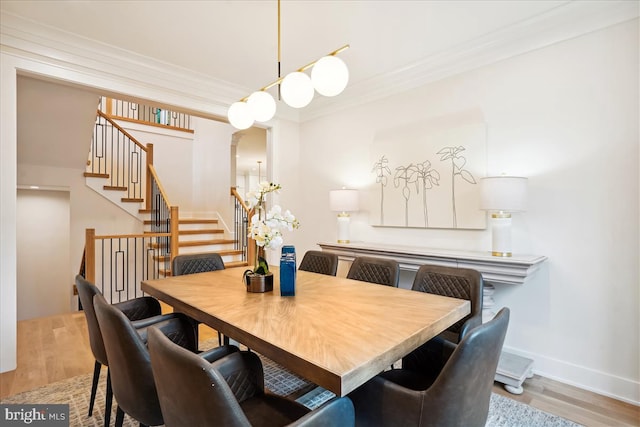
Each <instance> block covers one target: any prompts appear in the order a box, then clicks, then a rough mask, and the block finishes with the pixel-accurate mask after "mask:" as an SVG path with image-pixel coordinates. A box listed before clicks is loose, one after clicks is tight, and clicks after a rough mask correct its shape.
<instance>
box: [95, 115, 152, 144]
mask: <svg viewBox="0 0 640 427" xmlns="http://www.w3.org/2000/svg"><path fill="white" fill-rule="evenodd" d="M98 115H99V116H100V117H102V118H103V119H105V120H106V121H108V122H109V123H111V125H112V126H113V127H115V128H116V129H118V130H119V131H120V132H122V133H123V134H125V135H126V136H127V138H129V139H130V140H131V141H133V143H134V144H136V145H137V146H138V147H140V149H141V150H142V151H144V152H145V153H146V152H147V147H145V146H144V145H142V144H141V143H139V142H138V140H137V139H135V138H134V137H133V136H131V134H130V133H129V132H127V131H126V130H124V129H123V128H122V126H120V125H119V124H117V123H116V122H114V121H113V120H112V119H111V116H109V115H107V114H105V113H103V112H102V111H100V110H98Z"/></svg>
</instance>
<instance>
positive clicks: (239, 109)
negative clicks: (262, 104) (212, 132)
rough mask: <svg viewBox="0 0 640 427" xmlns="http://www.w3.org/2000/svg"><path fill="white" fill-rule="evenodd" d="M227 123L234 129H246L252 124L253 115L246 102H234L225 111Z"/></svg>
mask: <svg viewBox="0 0 640 427" xmlns="http://www.w3.org/2000/svg"><path fill="white" fill-rule="evenodd" d="M227 117H228V118H229V123H231V125H232V126H233V127H234V128H236V129H240V130H242V129H248V128H250V127H251V125H252V124H253V116H252V115H251V111H250V110H249V106H248V105H247V103H246V102H241V101H238V102H234V103H233V104H231V106H230V107H229V110H228V111H227Z"/></svg>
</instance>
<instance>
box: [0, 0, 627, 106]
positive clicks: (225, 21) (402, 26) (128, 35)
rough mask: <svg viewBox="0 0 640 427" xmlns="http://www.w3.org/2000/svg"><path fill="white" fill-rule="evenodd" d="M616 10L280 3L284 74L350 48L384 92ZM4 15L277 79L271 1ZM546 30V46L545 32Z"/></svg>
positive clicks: (242, 78) (123, 4) (12, 6)
mask: <svg viewBox="0 0 640 427" xmlns="http://www.w3.org/2000/svg"><path fill="white" fill-rule="evenodd" d="M622 3H626V4H627V5H628V4H633V3H637V2H628V1H627V2H624V1H614V0H609V1H597V0H593V1H584V0H579V1H560V0H545V1H538V0H535V1H529V0H517V1H506V0H497V1H492V0H482V1H479V0H471V1H466V0H459V1H428V0H422V1H419V0H413V1H403V0H392V1H386V0H357V1H355V0H354V1H350V0H314V1H312V0H282V2H281V47H282V56H281V59H282V61H281V62H282V73H283V74H286V73H288V72H289V71H293V70H294V69H297V68H299V67H301V66H303V65H305V64H307V63H309V62H311V61H314V60H316V59H318V58H320V57H321V56H323V55H325V54H327V53H329V52H331V51H333V50H335V49H337V48H339V47H341V46H343V45H345V44H350V46H351V48H350V49H348V50H347V51H345V52H343V53H341V54H340V57H341V58H343V59H344V61H345V62H346V63H347V64H348V66H349V70H350V81H349V87H358V86H362V87H363V89H364V88H365V86H367V82H368V83H369V86H368V88H369V89H368V90H367V92H368V93H369V94H370V93H371V92H372V90H371V87H376V88H380V87H381V86H389V85H385V84H384V83H383V82H382V80H381V78H382V77H383V76H396V81H398V80H400V81H402V80H407V79H406V78H404V77H403V75H402V73H406V72H408V71H409V70H412V69H413V70H414V72H415V69H416V67H417V66H418V65H420V64H422V69H421V72H423V71H425V70H424V64H425V63H427V64H430V65H429V66H432V67H433V66H435V65H434V64H437V65H438V66H440V67H441V68H442V67H444V66H445V64H444V62H443V61H445V62H446V61H450V60H453V59H456V58H457V59H458V61H459V57H460V56H461V55H462V54H464V55H467V56H469V55H470V54H471V53H473V52H474V51H478V49H480V48H482V49H485V50H486V49H494V50H495V49H497V47H499V43H497V41H499V40H501V39H502V40H503V43H502V45H504V39H509V43H511V44H513V43H515V42H521V44H522V45H523V47H522V49H528V50H530V49H533V48H535V47H537V46H540V45H541V44H542V43H546V44H549V43H551V42H553V41H554V38H555V41H557V39H558V38H561V37H564V38H567V37H570V36H571V32H569V31H567V30H566V28H567V27H568V26H570V25H574V24H575V22H577V21H589V22H587V23H588V24H589V25H587V26H585V27H584V28H583V29H581V30H580V31H582V32H585V31H588V30H593V29H595V28H598V23H597V22H596V21H597V20H598V19H599V20H601V21H602V23H600V24H599V26H600V27H602V26H603V25H610V24H611V23H610V22H609V23H607V22H605V20H604V18H603V17H604V15H607V13H605V12H607V11H608V10H613V9H614V8H615V7H618V8H619V7H620V4H622ZM627 9H628V7H627ZM636 9H637V5H636ZM0 11H1V12H2V15H3V17H7V16H11V15H17V16H19V17H22V18H26V19H28V20H31V21H34V22H37V23H38V24H40V25H44V26H50V27H54V28H57V29H59V30H63V31H65V32H67V33H73V34H75V35H76V36H80V37H81V38H83V39H88V40H91V41H96V42H99V43H104V44H108V45H111V46H116V47H117V48H118V49H121V52H124V53H127V54H133V55H136V56H143V57H146V58H152V59H154V60H157V61H161V62H162V63H167V64H171V65H172V66H177V67H180V68H181V69H183V70H185V71H188V72H190V73H197V74H198V75H200V76H202V77H205V78H208V79H212V80H216V81H218V82H221V83H226V84H228V85H229V86H233V87H236V88H240V89H242V90H246V91H247V93H246V95H248V94H249V93H250V92H252V91H253V90H256V89H259V88H260V87H262V86H264V85H266V84H268V83H270V82H272V81H273V80H275V79H276V77H277V65H276V64H277V38H278V36H277V28H278V27H277V17H278V15H277V2H276V1H275V0H253V1H249V0H247V1H243V0H225V1H223V0H217V1H214V0H210V1H189V0H183V1H174V0H166V1H142V0H140V1H134V0H131V1H108V0H88V1H60V0H40V1H29V0H19V1H12V0H3V1H2V2H0ZM632 14H633V13H632ZM592 15H593V16H592ZM635 15H636V16H637V11H636V12H635ZM627 19H630V18H629V17H627ZM558 28H562V29H563V30H562V31H563V34H560V33H559V31H558ZM541 29H542V30H544V31H541ZM552 32H555V33H554V34H553V37H551V36H550V37H547V38H546V39H545V40H544V41H543V40H542V36H543V34H541V33H549V34H551V33H552ZM531 37H537V39H536V40H537V41H532V38H531ZM522 49H521V50H522ZM515 52H516V51H513V52H512V53H511V54H516V53H515ZM447 55H448V56H447ZM443 58H444V59H443ZM425 61H426V62H425ZM467 62H468V61H467ZM444 68H446V70H447V71H448V72H450V73H451V72H455V71H456V70H458V71H459V69H458V68H455V67H444ZM435 77H440V78H441V77H442V73H440V74H438V75H437V76H435ZM373 83H375V85H374V84H373ZM380 83H382V84H380ZM349 87H348V88H347V89H348V90H349ZM405 89H406V88H405ZM337 98H340V97H336V99H337ZM314 101H315V100H314ZM324 101H327V100H324ZM324 101H319V102H324ZM327 102H331V101H327Z"/></svg>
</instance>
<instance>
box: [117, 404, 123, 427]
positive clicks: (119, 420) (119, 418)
mask: <svg viewBox="0 0 640 427" xmlns="http://www.w3.org/2000/svg"><path fill="white" fill-rule="evenodd" d="M123 422H124V411H123V410H122V409H120V406H118V409H117V410H116V427H122V423H123Z"/></svg>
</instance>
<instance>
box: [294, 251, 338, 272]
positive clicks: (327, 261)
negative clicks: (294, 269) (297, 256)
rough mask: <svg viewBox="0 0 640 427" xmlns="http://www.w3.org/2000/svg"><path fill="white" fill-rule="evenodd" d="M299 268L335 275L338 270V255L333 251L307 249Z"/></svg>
mask: <svg viewBox="0 0 640 427" xmlns="http://www.w3.org/2000/svg"><path fill="white" fill-rule="evenodd" d="M298 269H299V270H304V271H310V272H312V273H320V274H326V275H327V276H335V275H336V272H337V271H338V255H336V254H332V253H331V252H322V251H307V252H306V253H305V254H304V257H302V262H300V267H299V268H298Z"/></svg>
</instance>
